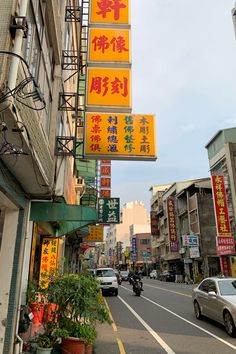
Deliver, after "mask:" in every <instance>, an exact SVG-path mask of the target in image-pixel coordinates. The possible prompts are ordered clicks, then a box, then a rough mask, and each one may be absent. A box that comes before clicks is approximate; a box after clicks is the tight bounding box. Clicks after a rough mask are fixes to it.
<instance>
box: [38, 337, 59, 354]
mask: <svg viewBox="0 0 236 354" xmlns="http://www.w3.org/2000/svg"><path fill="white" fill-rule="evenodd" d="M56 342H57V337H55V336H54V335H52V334H48V333H41V334H38V335H37V337H36V343H37V352H36V353H37V354H51V352H52V349H53V347H54V345H55V344H56Z"/></svg>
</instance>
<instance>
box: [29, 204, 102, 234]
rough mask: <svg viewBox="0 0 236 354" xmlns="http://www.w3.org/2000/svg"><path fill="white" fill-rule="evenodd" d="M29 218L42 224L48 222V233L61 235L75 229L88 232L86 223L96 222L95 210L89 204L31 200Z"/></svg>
mask: <svg viewBox="0 0 236 354" xmlns="http://www.w3.org/2000/svg"><path fill="white" fill-rule="evenodd" d="M30 220H32V221H35V222H37V224H42V225H43V224H44V226H45V223H48V224H49V226H50V227H48V228H47V229H48V230H49V232H50V234H51V233H52V235H53V236H63V235H66V234H69V233H72V232H76V231H80V232H82V233H85V234H88V225H91V224H95V223H97V222H98V216H97V210H96V209H95V208H91V207H89V206H82V205H70V204H65V203H51V202H32V203H31V212H30ZM44 228H45V227H44ZM50 230H51V231H50Z"/></svg>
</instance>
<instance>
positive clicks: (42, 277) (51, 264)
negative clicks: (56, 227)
mask: <svg viewBox="0 0 236 354" xmlns="http://www.w3.org/2000/svg"><path fill="white" fill-rule="evenodd" d="M58 241H59V240H58V238H51V237H43V242H42V248H41V260H40V273H39V284H40V286H41V287H42V288H45V287H47V286H48V283H49V280H50V275H53V274H54V273H55V271H56V269H57V252H58Z"/></svg>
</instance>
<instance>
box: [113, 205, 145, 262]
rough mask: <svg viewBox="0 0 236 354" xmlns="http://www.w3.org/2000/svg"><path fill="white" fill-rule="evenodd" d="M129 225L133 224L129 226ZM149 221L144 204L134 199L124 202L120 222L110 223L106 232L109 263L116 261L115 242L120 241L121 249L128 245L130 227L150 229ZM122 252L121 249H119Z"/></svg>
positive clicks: (141, 230)
mask: <svg viewBox="0 0 236 354" xmlns="http://www.w3.org/2000/svg"><path fill="white" fill-rule="evenodd" d="M131 225H133V226H132V227H131ZM149 225H150V221H149V215H148V212H147V210H146V209H145V207H144V204H143V203H142V202H140V201H134V202H129V203H126V204H124V206H123V208H122V209H121V213H120V224H117V225H115V224H114V225H111V226H110V227H109V228H108V230H107V234H106V243H107V252H108V260H109V263H110V264H114V262H115V261H116V252H115V250H116V248H117V242H120V243H122V250H123V251H124V250H125V248H126V247H129V246H130V227H131V228H133V229H134V228H135V229H138V230H139V231H140V232H147V229H150V226H149ZM121 252H122V251H121Z"/></svg>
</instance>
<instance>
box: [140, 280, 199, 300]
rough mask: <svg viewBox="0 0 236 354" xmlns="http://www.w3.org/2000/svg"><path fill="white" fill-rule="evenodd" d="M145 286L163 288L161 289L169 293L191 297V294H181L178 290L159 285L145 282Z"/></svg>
mask: <svg viewBox="0 0 236 354" xmlns="http://www.w3.org/2000/svg"><path fill="white" fill-rule="evenodd" d="M145 286H149V288H154V289H159V290H163V291H168V292H169V293H174V294H177V295H182V296H186V297H190V298H191V297H192V296H191V295H187V294H183V293H180V292H179V291H174V290H169V289H164V288H160V287H159V286H154V285H149V284H147V283H145Z"/></svg>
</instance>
